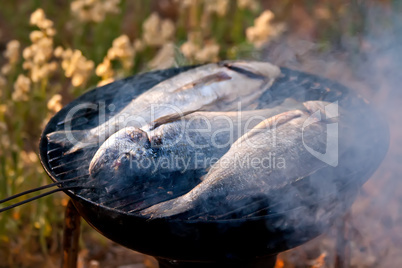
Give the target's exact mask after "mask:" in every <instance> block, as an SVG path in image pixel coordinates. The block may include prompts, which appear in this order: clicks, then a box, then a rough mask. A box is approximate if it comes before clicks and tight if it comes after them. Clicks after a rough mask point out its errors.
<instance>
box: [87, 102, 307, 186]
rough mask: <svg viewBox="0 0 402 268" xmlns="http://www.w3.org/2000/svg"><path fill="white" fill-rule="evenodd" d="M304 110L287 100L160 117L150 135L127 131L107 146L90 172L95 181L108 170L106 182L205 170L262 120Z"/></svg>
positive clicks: (137, 131) (102, 147) (112, 139)
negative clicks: (114, 178) (241, 108)
mask: <svg viewBox="0 0 402 268" xmlns="http://www.w3.org/2000/svg"><path fill="white" fill-rule="evenodd" d="M303 108H304V106H303V104H302V103H299V102H296V101H295V100H292V99H286V100H285V101H283V102H282V103H281V104H280V105H278V106H275V107H273V108H270V109H262V110H255V111H231V112H194V113H191V114H188V115H186V116H184V117H182V118H180V119H176V118H173V119H172V120H171V119H169V118H161V119H162V120H161V119H159V120H157V121H156V122H153V123H154V125H157V126H158V127H156V128H155V129H153V130H148V131H144V130H141V129H139V128H136V127H127V128H124V129H122V130H120V131H118V132H116V133H115V134H113V135H112V136H111V137H110V138H109V139H108V140H107V141H105V142H104V143H103V144H102V146H101V147H100V148H99V149H98V151H97V152H96V154H95V155H94V157H93V158H92V161H91V163H90V166H89V173H90V174H91V175H92V176H93V177H94V176H95V174H99V173H100V172H102V171H103V172H102V174H103V176H104V178H106V179H109V178H110V176H109V175H116V176H117V177H121V176H126V177H130V176H149V175H151V174H154V173H156V172H158V173H161V172H175V171H180V172H185V171H187V170H195V169H204V170H205V169H206V168H208V167H210V166H211V165H212V164H213V163H214V162H216V161H217V160H218V159H219V158H220V157H221V156H222V155H224V154H225V153H226V152H227V151H228V150H229V148H230V146H231V145H232V143H233V142H235V141H236V140H237V139H238V138H239V137H241V136H242V135H243V134H244V133H246V132H247V131H248V130H250V129H252V128H253V127H255V126H256V125H257V124H259V123H260V122H261V121H263V120H265V119H266V118H269V117H271V116H274V115H276V114H280V113H282V112H285V111H289V110H294V109H303ZM169 120H171V121H172V122H170V121H169ZM144 129H147V127H144ZM106 174H109V175H106Z"/></svg>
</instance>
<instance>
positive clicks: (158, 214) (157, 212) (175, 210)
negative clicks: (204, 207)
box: [140, 197, 193, 219]
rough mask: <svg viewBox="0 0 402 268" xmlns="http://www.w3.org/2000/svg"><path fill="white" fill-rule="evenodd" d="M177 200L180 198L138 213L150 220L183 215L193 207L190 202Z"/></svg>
mask: <svg viewBox="0 0 402 268" xmlns="http://www.w3.org/2000/svg"><path fill="white" fill-rule="evenodd" d="M178 199H180V197H179V198H176V199H172V200H169V201H165V202H162V203H159V204H156V205H153V206H152V207H149V208H147V209H144V210H142V211H141V212H140V213H141V215H142V216H147V217H149V218H152V219H155V218H165V217H170V216H174V215H178V214H181V213H184V212H186V211H188V210H190V209H191V208H192V207H193V205H192V204H191V203H192V202H180V200H178Z"/></svg>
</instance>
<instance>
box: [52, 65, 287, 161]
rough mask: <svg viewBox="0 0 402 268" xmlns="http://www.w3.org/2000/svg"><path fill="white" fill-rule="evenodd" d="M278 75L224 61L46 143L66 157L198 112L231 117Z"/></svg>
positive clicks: (274, 71)
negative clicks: (165, 119) (95, 123)
mask: <svg viewBox="0 0 402 268" xmlns="http://www.w3.org/2000/svg"><path fill="white" fill-rule="evenodd" d="M279 75H280V69H279V68H278V67H276V66H274V65H272V64H270V63H266V62H253V61H250V62H248V61H225V62H220V63H211V64H206V65H202V66H199V67H196V68H193V69H191V70H188V71H185V72H182V73H180V74H178V75H176V76H174V77H172V78H170V79H167V80H164V81H163V82H161V83H159V84H157V85H156V86H154V87H153V88H151V89H150V90H148V91H146V92H144V93H143V94H141V95H140V96H138V97H137V98H136V99H134V100H132V101H131V102H130V103H129V104H128V105H127V106H126V107H125V108H124V109H123V110H122V111H120V112H119V113H118V114H116V115H115V116H113V117H112V118H110V119H109V120H108V121H106V122H105V123H103V124H101V125H99V126H97V127H95V128H92V129H89V130H83V131H56V132H53V133H50V134H48V135H47V138H48V141H49V142H51V143H59V144H61V145H63V146H68V145H69V144H70V146H71V144H72V147H71V148H69V150H68V152H67V153H72V152H75V151H77V150H80V149H83V148H85V147H92V146H95V145H97V144H98V143H100V144H101V143H102V142H103V141H105V140H106V139H107V138H108V137H110V136H111V135H112V134H114V133H115V132H117V131H118V130H120V129H123V128H124V127H136V128H141V127H143V126H145V125H149V124H151V122H153V121H154V120H156V119H158V118H160V117H165V116H170V115H177V114H181V115H185V114H187V113H190V112H193V111H198V110H209V111H211V110H215V111H230V110H235V109H236V108H237V103H236V101H239V102H240V101H241V103H242V105H243V107H247V106H248V105H250V104H252V103H253V102H254V100H256V99H257V98H258V97H259V96H261V94H262V93H263V92H264V91H265V90H267V89H268V88H269V87H270V86H271V85H272V83H273V82H274V80H275V79H276V78H277V77H278V76H279Z"/></svg>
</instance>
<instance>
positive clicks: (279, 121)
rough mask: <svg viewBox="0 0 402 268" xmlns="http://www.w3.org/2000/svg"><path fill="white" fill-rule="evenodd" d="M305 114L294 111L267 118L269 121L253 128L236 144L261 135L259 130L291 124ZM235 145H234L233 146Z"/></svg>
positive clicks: (264, 121) (266, 120)
mask: <svg viewBox="0 0 402 268" xmlns="http://www.w3.org/2000/svg"><path fill="white" fill-rule="evenodd" d="M304 113H305V112H303V111H301V110H292V111H287V112H283V113H280V114H277V115H274V116H272V117H270V118H267V119H265V120H263V121H261V122H260V123H259V124H258V125H256V126H255V127H253V128H252V129H251V130H249V131H248V132H247V133H245V134H244V135H243V136H241V137H240V138H239V139H238V140H236V142H235V143H234V144H238V143H243V142H244V141H245V140H246V139H249V138H251V137H253V136H255V135H257V134H258V133H260V132H259V131H255V130H257V129H266V128H272V127H275V128H276V127H278V126H280V125H283V124H285V123H287V122H289V121H290V120H292V119H294V118H297V117H300V116H301V115H302V114H304ZM234 144H232V146H233V145H234Z"/></svg>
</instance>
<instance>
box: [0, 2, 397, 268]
mask: <svg viewBox="0 0 402 268" xmlns="http://www.w3.org/2000/svg"><path fill="white" fill-rule="evenodd" d="M401 6H402V5H401V3H400V1H398V0H382V1H380V0H378V1H359V0H353V1H352V0H351V1H347V0H331V1H330V0H323V1H311V0H284V1H273V0H262V1H258V0H237V1H229V0H217V1H213V0H183V1H176V0H160V1H156V0H155V1H148V0H137V1H125V0H75V1H37V0H29V1H22V0H19V1H4V2H2V7H1V9H0V51H1V56H0V67H1V70H0V198H4V197H7V196H10V195H12V194H15V193H18V192H21V191H23V190H27V189H31V188H34V187H37V186H41V185H44V184H47V183H49V182H50V180H49V178H48V177H47V175H46V174H45V173H44V171H43V169H42V167H41V165H40V163H39V159H38V156H37V155H38V140H39V137H40V134H41V131H42V129H43V128H44V126H45V124H46V123H47V121H48V120H49V119H50V118H51V116H53V115H54V114H55V113H56V112H57V111H59V110H60V109H61V107H62V106H63V105H65V104H67V103H68V102H70V101H71V100H72V99H74V98H76V97H77V96H79V95H81V94H82V93H83V92H85V91H87V90H88V89H91V88H94V87H95V86H97V85H102V84H106V83H109V82H111V81H114V80H115V79H118V78H122V77H125V76H128V75H132V74H135V73H138V72H143V71H148V70H151V69H160V68H167V67H170V66H178V65H184V64H192V63H203V62H210V61H217V60H220V59H239V58H241V59H263V60H271V61H273V62H274V63H278V64H280V65H285V66H289V67H292V68H296V69H301V70H307V71H311V72H315V73H318V74H321V75H324V76H326V77H330V78H334V79H339V80H341V81H342V82H344V83H346V84H348V85H349V86H352V87H353V88H356V90H358V91H359V92H361V93H362V94H365V96H367V98H369V99H371V100H372V101H373V102H374V104H375V105H377V107H379V109H381V107H384V106H386V105H385V103H386V102H387V100H388V99H389V98H390V97H394V96H395V95H392V94H393V93H392V94H391V89H390V88H391V87H392V86H393V85H395V83H394V82H393V83H388V82H389V81H390V80H389V79H393V78H394V76H393V77H391V78H390V77H388V78H389V79H388V80H386V81H384V78H381V79H372V75H373V72H375V71H374V69H367V68H361V66H362V65H364V64H365V63H367V62H368V63H370V64H371V65H373V66H380V69H381V68H382V70H390V69H392V68H394V67H395V65H394V63H393V61H392V60H390V61H389V62H387V61H386V60H384V57H385V58H386V57H387V55H388V54H386V52H387V51H390V49H394V48H395V47H393V46H392V45H389V44H394V43H384V42H381V43H378V42H377V41H378V40H379V39H378V38H384V36H382V34H384V33H387V34H388V35H386V37H385V38H387V40H394V39H392V38H394V37H395V36H397V35H398V34H397V33H399V32H398V31H399V29H400V28H398V26H399V25H401V24H400V23H399V20H398V14H400V10H401ZM398 12H399V13H398ZM395 14H396V15H395ZM399 17H400V16H399ZM395 25H396V26H395ZM387 46H388V47H387ZM384 48H386V49H385V50H384ZM381 49H382V50H381ZM373 51H376V52H378V54H375V55H384V57H382V56H381V57H374V58H373V57H372V55H373V53H372V52H373ZM384 51H385V52H384ZM392 51H393V50H392ZM381 53H385V54H381ZM394 55H395V54H391V56H389V55H388V57H390V58H393V56H394ZM386 59H387V58H386ZM381 66H382V67H381ZM376 75H378V73H376ZM367 77H369V78H367ZM366 78H367V79H366ZM387 83H388V84H387ZM398 96H399V95H398ZM391 120H392V119H391ZM398 155H399V152H398ZM380 172H381V171H380ZM377 176H378V175H377ZM390 176H391V177H392V175H390ZM372 187H374V188H375V186H372ZM369 189H371V188H369ZM368 192H369V193H371V192H370V190H368ZM362 202H363V201H362ZM66 203H67V199H66V196H65V195H63V194H55V195H53V196H50V197H46V198H42V199H40V200H38V201H35V202H32V203H30V204H27V205H24V206H21V207H18V208H15V209H13V210H12V211H8V212H5V213H2V214H0V260H1V261H0V267H45V266H46V267H53V266H58V265H59V258H60V257H61V254H60V253H61V251H60V244H61V233H62V219H63V217H62V215H63V209H64V207H65V206H66ZM362 210H364V209H362ZM398 215H399V214H398ZM398 219H399V218H398ZM392 221H395V219H392ZM83 228H85V230H87V231H88V232H85V234H84V237H83V239H82V245H81V248H82V251H81V253H80V265H82V267H86V266H91V265H92V266H91V267H96V266H99V265H101V266H102V267H107V266H108V265H110V267H116V266H118V265H123V264H130V263H142V264H143V265H144V266H147V267H153V266H154V265H155V263H154V262H153V261H152V260H151V259H149V258H146V257H144V256H140V255H135V254H134V253H131V252H128V251H124V250H123V249H121V248H119V247H118V246H116V245H114V244H112V243H110V242H108V241H107V240H106V239H104V238H102V237H101V236H100V235H97V234H96V233H95V232H94V231H92V230H91V229H90V228H89V227H88V226H87V225H84V226H83ZM332 238H333V237H331V235H328V237H327V238H325V239H324V240H319V241H318V242H313V244H310V246H307V247H306V248H305V249H302V250H299V251H297V250H296V251H294V252H296V253H294V254H296V255H297V256H298V260H297V261H295V260H294V254H293V255H292V254H290V255H289V254H284V255H282V256H281V258H280V261H279V262H278V264H277V266H278V267H284V266H285V267H332V266H331V265H332V263H333V262H332V261H331V260H332V259H333V256H332V255H333V253H331V252H330V250H329V249H328V248H331V247H333V243H332V242H333V239H332ZM328 241H329V242H328ZM331 241H332V242H331ZM314 243H315V244H314ZM323 245H324V246H323ZM325 245H327V246H325ZM328 245H330V246H328ZM311 248H313V250H311ZM323 248H325V249H323ZM368 248H369V247H368ZM102 252H103V253H104V252H109V255H107V254H106V255H105V254H103V253H102ZM301 252H302V253H301ZM306 252H308V253H306ZM311 252H313V253H311ZM110 254H111V255H110ZM130 254H131V255H130ZM331 254H332V255H331ZM370 254H371V255H374V256H377V255H376V254H375V253H373V252H370ZM122 256H124V257H122ZM128 256H129V257H128ZM381 256H382V255H381ZM123 259H124V260H123ZM91 260H92V262H90V261H91ZM351 261H352V263H353V261H355V262H356V263H360V264H362V263H364V262H362V261H361V260H360V259H357V260H353V259H352V260H351ZM297 263H299V264H300V265H301V266H297ZM362 265H363V266H356V267H375V266H370V265H377V263H376V262H372V263H369V264H367V266H365V265H366V264H362Z"/></svg>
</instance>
